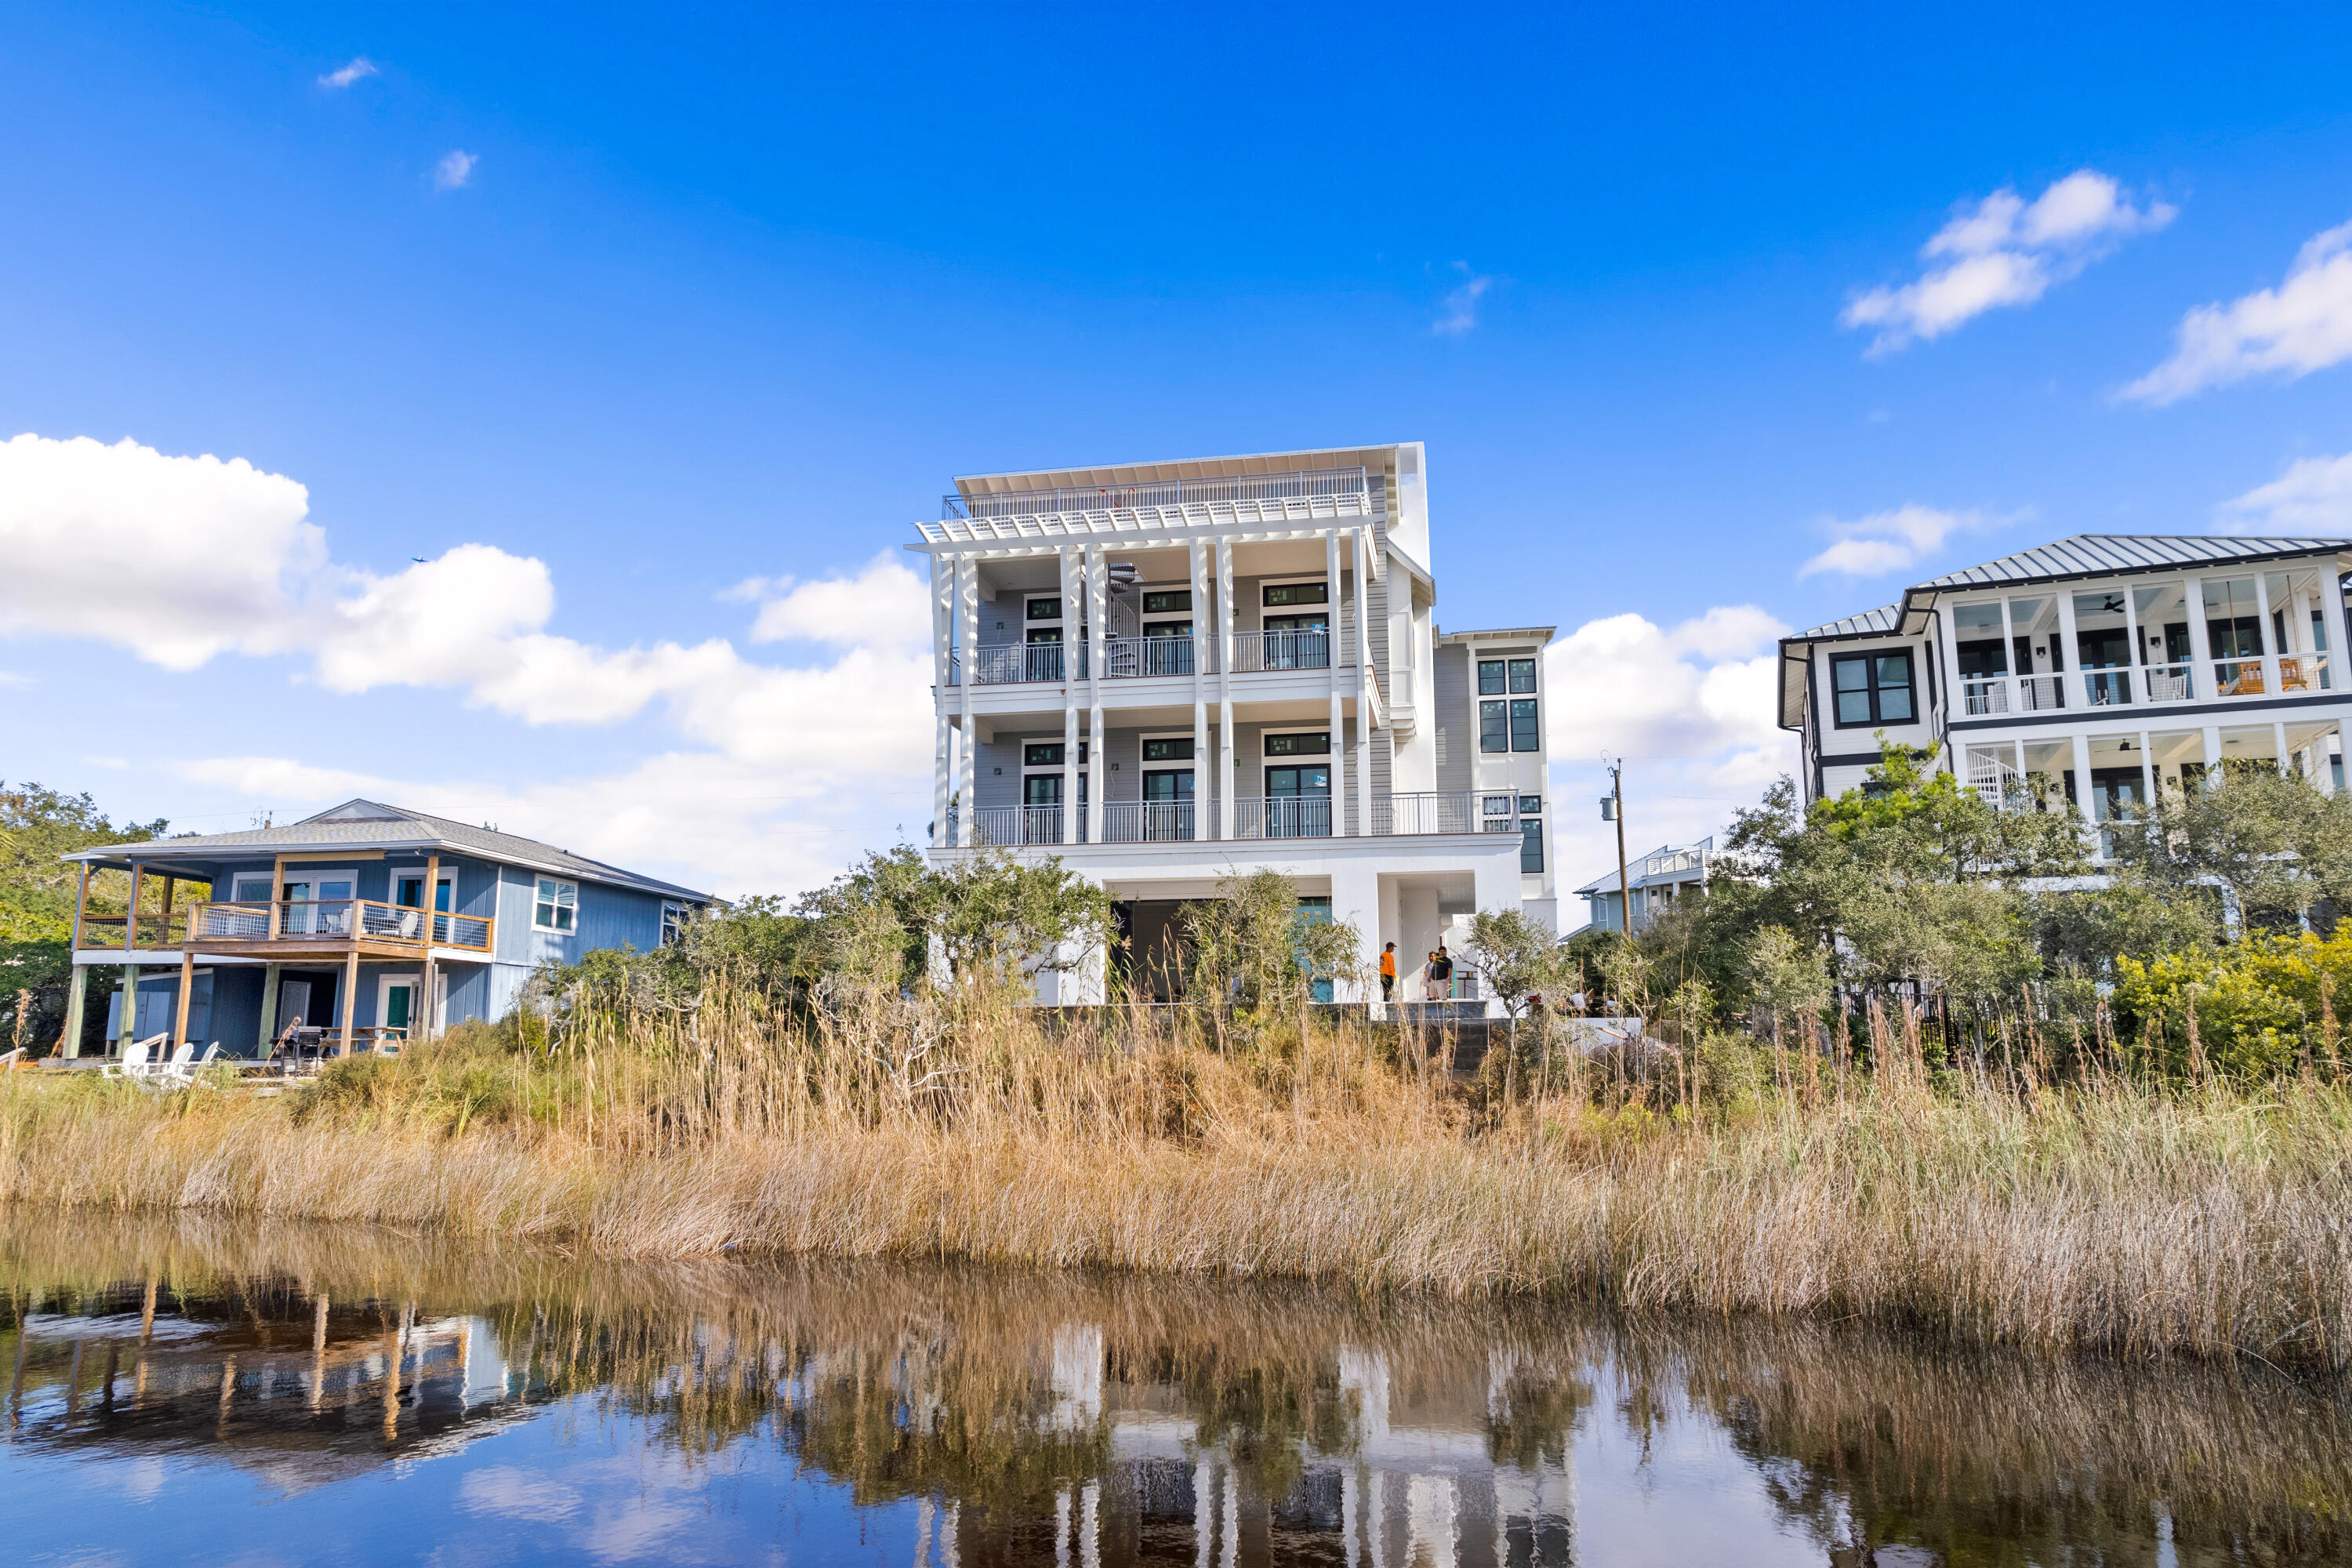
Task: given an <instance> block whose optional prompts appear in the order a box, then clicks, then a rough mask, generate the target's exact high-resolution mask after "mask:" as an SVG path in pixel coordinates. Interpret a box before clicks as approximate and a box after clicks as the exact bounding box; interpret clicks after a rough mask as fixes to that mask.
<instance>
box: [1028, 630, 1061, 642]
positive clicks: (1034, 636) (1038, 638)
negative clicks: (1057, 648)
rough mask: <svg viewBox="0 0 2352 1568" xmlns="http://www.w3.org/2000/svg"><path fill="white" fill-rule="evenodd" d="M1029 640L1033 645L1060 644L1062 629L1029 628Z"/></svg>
mask: <svg viewBox="0 0 2352 1568" xmlns="http://www.w3.org/2000/svg"><path fill="white" fill-rule="evenodd" d="M1029 640H1030V641H1031V642H1033V643H1041V644H1042V643H1055V644H1058V643H1060V642H1061V640H1062V628H1061V627H1059V626H1031V627H1030V628H1029Z"/></svg>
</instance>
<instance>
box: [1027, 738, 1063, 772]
mask: <svg viewBox="0 0 2352 1568" xmlns="http://www.w3.org/2000/svg"><path fill="white" fill-rule="evenodd" d="M1021 763H1022V765H1023V766H1024V767H1031V768H1058V767H1060V766H1061V765H1062V742H1059V741H1032V742H1029V743H1028V744H1027V745H1026V746H1024V747H1023V748H1021Z"/></svg>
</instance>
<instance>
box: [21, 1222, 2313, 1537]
mask: <svg viewBox="0 0 2352 1568" xmlns="http://www.w3.org/2000/svg"><path fill="white" fill-rule="evenodd" d="M0 1286H5V1289H6V1300H5V1315H0V1368H5V1369H7V1372H8V1374H9V1376H10V1379H11V1386H10V1391H9V1394H8V1402H7V1406H6V1410H5V1420H0V1542H5V1543H6V1545H5V1552H0V1555H5V1561H7V1562H9V1563H27V1564H30V1563H74V1564H94V1563H159V1562H172V1563H231V1562H234V1563H410V1562H418V1561H427V1560H429V1561H432V1562H435V1563H446V1564H452V1565H462V1564H477V1563H511V1562H532V1561H564V1562H578V1561H588V1562H599V1563H634V1562H661V1563H786V1562H799V1563H883V1564H890V1565H892V1568H908V1565H910V1564H913V1565H918V1568H919V1565H921V1564H926V1563H936V1564H957V1565H959V1568H961V1565H962V1564H982V1563H1055V1564H1057V1565H1059V1564H1076V1565H1082V1568H1093V1565H1096V1564H1127V1563H1170V1564H1190V1565H1192V1568H1204V1565H1205V1568H1226V1565H1239V1564H1255V1563H1334V1564H1362V1565H1366V1568H1370V1565H1374V1564H1379V1565H1384V1568H1389V1565H1402V1564H1416V1563H1417V1564H1426V1565H1428V1568H1446V1565H1450V1564H1472V1563H1475V1564H1490V1563H1491V1564H1502V1565H1508V1564H1521V1563H1578V1564H1601V1563H1608V1564H1616V1563H1741V1564H1758V1565H1765V1564H1774V1563H1812V1564H1820V1563H1830V1564H1833V1565H1834V1564H1856V1565H1858V1564H1864V1563H1877V1564H1882V1565H1885V1568H1893V1565H1895V1564H1913V1563H2003V1564H2009V1563H2101V1564H2106V1563H2114V1564H2143V1563H2144V1564H2205V1563H2216V1564H2218V1563H2288V1562H2336V1561H2343V1560H2345V1558H2346V1555H2347V1552H2352V1533H2347V1528H2346V1526H2345V1524H2344V1523H2343V1522H2342V1519H2341V1510H2343V1508H2344V1507H2345V1506H2346V1504H2347V1500H2352V1422H2347V1403H2346V1400H2345V1397H2344V1393H2343V1390H2342V1388H2341V1387H2340V1386H2339V1385H2337V1384H2332V1383H2309V1382H2300V1381H2297V1380H2295V1379H2293V1378H2290V1377H2288V1376H2286V1375H2285V1374H2284V1373H2278V1372H2276V1371H2274V1370H2270V1369H2265V1368H2263V1367H2262V1366H2261V1365H2259V1364H2255V1363H2248V1364H2245V1365H2242V1366H2234V1367H2212V1366H2199V1365H2189V1366H2180V1365H2175V1366H2172V1367H2169V1368H2167V1367H2164V1366H2158V1365H2140V1366H2121V1365H2116V1364H2113V1363H2106V1362H2103V1361H2098V1360H2095V1359H2086V1358H2065V1359H2038V1358H2033V1357H2025V1356H2006V1355H1986V1354H1967V1353H1960V1352H1953V1351H1949V1350H1939V1349H1937V1348H1935V1347H1933V1346H1927V1345H1923V1344H1920V1343H1918V1342H1915V1341H1910V1340H1906V1339H1905V1338H1903V1337H1900V1336H1894V1335H1887V1334H1879V1333H1869V1332H1862V1331H1854V1330H1852V1329H1838V1328H1831V1327H1822V1326H1818V1325H1813V1326H1805V1325H1795V1326H1791V1325H1780V1326H1773V1325H1727V1324H1722V1323H1711V1324H1696V1325H1693V1324H1681V1325H1645V1326H1627V1325H1612V1324H1611V1323H1609V1322H1607V1321H1601V1320H1598V1319H1595V1318H1593V1317H1591V1316H1590V1315H1582V1314H1579V1313H1575V1312H1570V1311H1563V1310H1550V1309H1538V1308H1535V1307H1528V1306H1521V1307H1507V1306H1496V1305H1491V1304H1489V1305H1465V1304H1462V1303H1454V1302H1445V1301H1439V1300H1421V1299H1412V1300H1402V1301H1397V1300H1391V1301H1388V1302H1385V1303H1374V1302H1368V1301H1364V1300H1357V1299H1354V1298H1352V1297H1349V1296H1348V1295H1346V1294H1344V1293H1339V1292H1332V1291H1320V1290H1304V1289H1260V1288H1251V1287H1245V1286H1234V1285H1213V1284H1202V1283H1187V1282H1176V1283H1168V1282H1151V1281H1139V1280H1117V1279H1097V1278H1073V1277H1068V1276H1057V1275H1043V1274H1021V1273H992V1272H988V1271H983V1270H979V1269H970V1268H930V1267H917V1266H911V1265H893V1264H880V1263H874V1264H841V1263H809V1264H787V1265H773V1264H750V1263H745V1264H733V1263H724V1262H719V1263H702V1264H695V1265H685V1266H652V1265H643V1264H627V1265H615V1264H598V1263H594V1262H590V1261H585V1260H578V1259H567V1258H561V1257H556V1256H551V1255H546V1254H541V1253H535V1252H524V1251H509V1252H502V1253H501V1252H485V1251H480V1250H466V1249H459V1248H453V1247H439V1246H434V1245H430V1244H427V1243H425V1242H421V1241H417V1240H415V1239H414V1238H402V1237H390V1236H384V1235H379V1234H374V1233H367V1232H355V1231H351V1230H344V1229H326V1228H315V1227H281V1228H262V1229H253V1228H239V1227H230V1226H204V1225H201V1224H173V1223H168V1222H109V1221H100V1220H96V1219H92V1218H88V1217H81V1216H75V1217H69V1218H60V1217H58V1216H55V1215H40V1214H17V1215H5V1214H0Z"/></svg>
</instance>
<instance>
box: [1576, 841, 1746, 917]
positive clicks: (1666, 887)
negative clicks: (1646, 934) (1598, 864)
mask: <svg viewBox="0 0 2352 1568" xmlns="http://www.w3.org/2000/svg"><path fill="white" fill-rule="evenodd" d="M1714 862H1715V840H1714V839H1712V838H1702V839H1700V840H1699V841H1698V842H1697V843H1696V844H1687V845H1685V846H1684V847H1682V848H1680V849H1674V848H1669V847H1666V846H1664V845H1660V846H1659V847H1657V848H1655V849H1653V850H1651V851H1650V852H1649V853H1648V854H1647V855H1644V856H1643V857H1642V858H1640V859H1638V860H1633V861H1628V862H1627V863H1626V866H1625V886H1626V889H1629V890H1630V891H1631V892H1632V893H1633V929H1634V930H1635V931H1639V930H1641V929H1642V928H1643V926H1645V925H1647V924H1649V923H1650V921H1653V920H1654V919H1656V918H1657V916H1658V915H1660V914H1662V913H1663V912H1664V910H1665V909H1666V907H1667V906H1668V905H1670V904H1672V903H1673V902H1674V901H1675V900H1676V899H1681V898H1687V897H1689V896H1690V895H1691V894H1693V893H1696V892H1697V891H1699V890H1700V889H1703V888H1705V887H1706V878H1707V872H1708V871H1709V869H1710V868H1712V867H1713V865H1714ZM1576 896H1577V897H1578V898H1580V899H1582V900H1585V907H1586V909H1587V910H1589V911H1590V912H1589V914H1588V916H1587V920H1588V922H1589V923H1590V924H1591V926H1592V927H1593V929H1595V930H1597V931H1623V930H1624V929H1625V900H1624V894H1623V891H1621V889H1619V887H1618V883H1617V868H1615V867H1614V866H1612V867H1611V868H1609V869H1608V870H1607V871H1605V872H1603V873H1602V874H1601V875H1600V876H1598V877H1595V878H1594V879H1592V880H1591V881H1590V882H1587V883H1585V884H1584V886H1582V887H1581V888H1579V889H1576Z"/></svg>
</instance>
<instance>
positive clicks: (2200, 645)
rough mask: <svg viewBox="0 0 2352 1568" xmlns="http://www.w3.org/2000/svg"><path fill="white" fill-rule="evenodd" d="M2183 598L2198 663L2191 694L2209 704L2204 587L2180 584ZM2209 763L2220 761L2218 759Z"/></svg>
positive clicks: (2196, 582) (2194, 583)
mask: <svg viewBox="0 0 2352 1568" xmlns="http://www.w3.org/2000/svg"><path fill="white" fill-rule="evenodd" d="M2180 598H2181V608H2182V610H2183V611H2185V612H2186V613H2187V615H2188V616H2189V658H2192V659H2194V660H2196V661H2197V662H2196V667H2195V668H2192V669H2191V670H2190V671H2189V696H2191V697H2192V698H2195V699H2196V700H2198V701H2200V702H2210V701H2211V700H2213V639H2212V637H2210V636H2209V635H2207V632H2206V628H2205V584H2203V583H2201V582H2200V581H2199V580H2198V579H2196V578H2194V577H2191V578H2189V580H2188V581H2187V582H2186V583H2184V584H2181V590H2180ZM2217 744H2218V742H2217ZM2206 760H2207V761H2208V762H2209V763H2218V762H2219V761H2221V759H2220V758H2219V757H2218V756H2214V757H2209V758H2207V759H2206Z"/></svg>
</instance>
